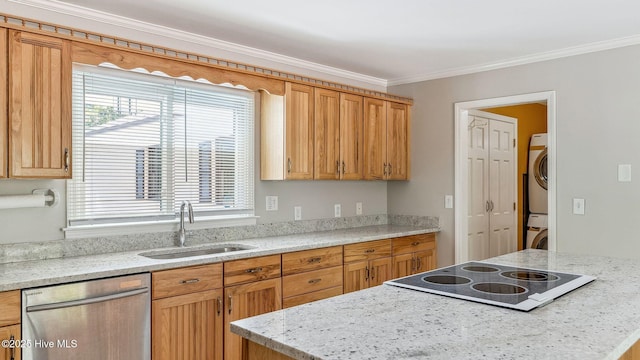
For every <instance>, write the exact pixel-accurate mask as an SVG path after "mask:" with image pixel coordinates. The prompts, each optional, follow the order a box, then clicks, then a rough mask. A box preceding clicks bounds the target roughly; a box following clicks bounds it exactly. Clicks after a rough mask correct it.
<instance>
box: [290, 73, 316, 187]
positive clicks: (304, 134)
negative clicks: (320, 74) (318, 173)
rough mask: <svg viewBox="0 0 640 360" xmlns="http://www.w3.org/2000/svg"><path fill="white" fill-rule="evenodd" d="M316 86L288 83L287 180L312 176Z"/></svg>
mask: <svg viewBox="0 0 640 360" xmlns="http://www.w3.org/2000/svg"><path fill="white" fill-rule="evenodd" d="M313 102H314V98H313V87H311V86H306V85H300V84H292V83H286V84H285V117H286V119H285V127H286V130H285V132H286V137H285V158H286V160H285V162H286V164H285V166H286V170H287V171H286V176H285V178H286V179H291V180H303V179H313Z"/></svg>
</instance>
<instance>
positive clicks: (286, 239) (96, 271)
mask: <svg viewBox="0 0 640 360" xmlns="http://www.w3.org/2000/svg"><path fill="white" fill-rule="evenodd" d="M437 231H439V229H438V228H425V227H419V226H410V225H374V226H363V227H357V228H349V229H342V230H332V231H321V232H311V233H304V234H295V235H286V236H271V237H264V238H254V239H244V240H233V241H231V242H216V243H215V244H236V245H244V246H247V247H251V249H249V250H241V251H236V252H231V253H223V254H215V255H203V256H195V257H189V258H182V259H172V260H153V259H149V258H146V257H143V256H140V255H138V254H139V253H141V252H147V251H148V250H136V251H127V252H117V253H109V254H100V255H88V256H78V257H67V258H59V259H48V260H33V261H23V262H14V263H5V264H0V291H6V290H14V289H26V288H32V287H38V286H43V285H52V284H61V283H68V282H75V281H82V280H91V279H98V278H104V277H111V276H118V275H126V274H135V273H141V272H147V271H155V270H163V269H171V268H177V267H183V266H192V265H202V264H210V263H217V262H222V261H229V260H236V259H244V258H250V257H256V256H263V255H271V254H279V253H286V252H291V251H299V250H307V249H314V248H321V247H327V246H334V245H344V244H351V243H357V242H362V241H370V240H378V239H385V238H392V237H398V236H407V235H415V234H424V233H429V232H437ZM197 247H198V246H194V247H193V248H197ZM165 249H167V250H169V249H178V248H176V247H173V248H165ZM159 250H161V249H159Z"/></svg>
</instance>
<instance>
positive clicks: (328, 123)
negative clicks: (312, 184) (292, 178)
mask: <svg viewBox="0 0 640 360" xmlns="http://www.w3.org/2000/svg"><path fill="white" fill-rule="evenodd" d="M314 107H315V116H314V129H315V130H314V131H315V135H314V138H315V141H314V144H315V152H314V158H315V159H314V179H323V180H326V179H339V178H340V174H341V169H342V168H341V167H340V142H341V140H342V139H341V138H340V94H339V93H338V92H337V91H330V90H324V89H315V103H314Z"/></svg>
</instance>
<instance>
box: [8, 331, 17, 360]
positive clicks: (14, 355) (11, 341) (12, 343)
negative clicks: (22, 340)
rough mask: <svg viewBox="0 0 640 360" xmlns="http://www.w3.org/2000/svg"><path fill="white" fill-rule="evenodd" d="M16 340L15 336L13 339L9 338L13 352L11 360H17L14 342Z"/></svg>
mask: <svg viewBox="0 0 640 360" xmlns="http://www.w3.org/2000/svg"><path fill="white" fill-rule="evenodd" d="M15 339H16V337H15V336H13V335H11V337H10V338H9V340H10V344H11V352H10V355H9V356H10V358H9V360H16V346H15V343H14V340H15Z"/></svg>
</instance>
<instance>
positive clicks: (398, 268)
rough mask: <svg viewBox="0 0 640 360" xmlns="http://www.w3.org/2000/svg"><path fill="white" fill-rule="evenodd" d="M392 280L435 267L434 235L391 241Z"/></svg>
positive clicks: (407, 237)
mask: <svg viewBox="0 0 640 360" xmlns="http://www.w3.org/2000/svg"><path fill="white" fill-rule="evenodd" d="M391 244H392V249H393V273H392V276H393V278H399V277H403V276H409V275H413V274H417V273H421V272H425V271H429V270H433V269H435V268H436V267H437V264H436V236H435V234H433V233H432V234H420V235H411V236H403V237H399V238H394V239H391Z"/></svg>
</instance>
